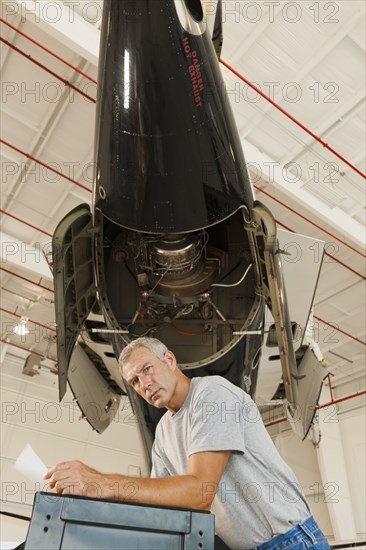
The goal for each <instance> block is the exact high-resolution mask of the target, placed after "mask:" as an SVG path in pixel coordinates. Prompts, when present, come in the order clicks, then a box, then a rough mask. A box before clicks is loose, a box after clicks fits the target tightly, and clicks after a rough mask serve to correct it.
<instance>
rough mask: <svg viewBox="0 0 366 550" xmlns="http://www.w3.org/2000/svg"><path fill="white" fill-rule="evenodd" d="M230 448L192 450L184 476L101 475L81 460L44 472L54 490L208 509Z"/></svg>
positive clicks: (96, 496) (63, 492) (145, 502)
mask: <svg viewBox="0 0 366 550" xmlns="http://www.w3.org/2000/svg"><path fill="white" fill-rule="evenodd" d="M229 456H230V451H210V452H202V453H196V454H193V455H191V456H190V457H189V461H188V473H187V475H184V476H175V477H164V478H140V477H130V476H123V475H118V474H101V473H100V472H98V471H96V470H93V469H92V468H89V466H86V465H85V464H83V463H82V462H79V461H72V462H61V463H60V464H58V465H57V466H55V467H54V468H52V469H51V470H49V472H47V474H46V475H45V479H46V480H49V482H50V488H51V489H54V488H55V489H56V490H57V492H58V493H62V494H73V495H81V496H85V497H93V498H105V499H112V500H120V501H123V502H138V503H143V504H154V505H161V506H173V507H180V508H190V509H195V510H210V509H211V504H212V501H213V499H214V496H215V493H216V489H217V487H218V484H219V482H220V479H221V476H222V474H223V472H224V470H225V467H226V464H227V462H228V460H229Z"/></svg>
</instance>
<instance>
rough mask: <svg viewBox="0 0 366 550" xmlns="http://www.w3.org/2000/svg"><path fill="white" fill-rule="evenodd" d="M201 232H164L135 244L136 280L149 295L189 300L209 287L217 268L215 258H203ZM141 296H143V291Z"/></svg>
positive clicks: (168, 300) (164, 300)
mask: <svg viewBox="0 0 366 550" xmlns="http://www.w3.org/2000/svg"><path fill="white" fill-rule="evenodd" d="M206 242H207V235H206V233H205V232H201V233H199V234H194V235H174V234H173V235H172V234H171V235H164V236H160V237H159V238H155V239H152V238H151V237H147V238H144V239H143V240H142V241H140V243H139V250H138V260H137V264H138V265H137V266H136V267H137V270H138V275H137V280H138V282H139V285H140V286H141V287H143V288H144V290H145V293H146V292H148V295H149V296H150V297H152V296H154V298H155V299H156V300H157V301H158V302H161V303H171V298H172V297H173V298H174V300H175V301H177V302H181V303H184V304H186V303H189V302H191V301H193V300H194V299H195V297H196V296H197V295H199V294H200V293H202V292H204V291H205V290H207V289H208V288H209V286H210V285H211V283H212V281H213V280H214V276H215V274H216V273H217V270H218V268H219V267H220V262H219V260H218V259H217V258H215V259H207V258H206V257H205V247H206ZM145 296H147V295H146V294H145Z"/></svg>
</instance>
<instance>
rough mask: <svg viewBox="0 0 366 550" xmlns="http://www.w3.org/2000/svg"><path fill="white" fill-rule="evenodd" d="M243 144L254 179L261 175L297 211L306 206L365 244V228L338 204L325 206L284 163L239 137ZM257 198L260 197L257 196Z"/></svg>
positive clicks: (339, 229)
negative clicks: (294, 206) (291, 203)
mask: <svg viewBox="0 0 366 550" xmlns="http://www.w3.org/2000/svg"><path fill="white" fill-rule="evenodd" d="M242 146H243V150H244V151H245V157H246V160H247V163H248V167H249V170H250V172H251V173H252V180H253V181H254V183H255V180H256V179H257V181H259V177H260V179H262V181H265V182H266V183H269V184H271V185H273V187H274V188H275V189H276V188H277V189H279V190H280V191H282V192H283V193H284V194H285V195H286V196H287V197H289V198H290V199H291V200H292V201H295V202H296V203H298V205H299V206H298V209H299V211H301V207H305V208H306V209H307V210H308V211H309V212H311V213H312V214H313V215H314V217H318V218H320V219H324V221H325V222H326V224H327V225H328V226H329V227H331V228H334V230H335V231H337V232H342V233H343V235H344V236H345V237H346V238H348V239H350V240H351V241H352V243H355V244H356V245H357V246H362V247H365V245H366V236H365V229H364V227H363V225H362V224H361V223H359V222H357V221H356V220H354V219H352V218H351V217H350V216H349V215H348V214H346V213H345V212H343V211H342V210H341V209H340V208H337V207H335V208H330V207H328V206H327V205H325V204H324V203H323V202H322V201H320V200H319V199H317V198H316V197H314V195H312V194H311V193H309V192H308V191H306V189H302V186H303V185H304V181H303V180H301V179H296V178H294V177H293V175H291V174H289V171H288V170H287V169H286V167H285V166H283V165H282V164H280V163H279V162H276V161H274V160H273V159H272V158H271V157H269V156H268V155H265V154H264V153H262V152H261V151H259V150H258V149H257V148H256V147H254V145H252V144H251V143H249V142H248V141H246V140H242ZM290 176H291V178H290ZM295 180H296V181H295ZM258 199H259V200H261V199H260V197H258Z"/></svg>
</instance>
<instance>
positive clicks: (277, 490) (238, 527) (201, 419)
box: [45, 338, 329, 550]
mask: <svg viewBox="0 0 366 550" xmlns="http://www.w3.org/2000/svg"><path fill="white" fill-rule="evenodd" d="M119 364H120V367H121V372H122V375H123V377H124V378H125V380H126V381H127V382H128V383H129V384H130V385H131V386H132V387H133V388H134V389H135V391H136V392H137V393H138V394H139V395H140V396H141V397H142V398H143V399H145V401H147V402H148V403H149V404H150V405H153V406H154V407H157V408H166V409H167V412H166V413H165V415H164V416H163V418H162V419H161V421H160V422H159V424H158V426H157V430H156V439H155V442H154V446H153V453H152V462H153V468H152V472H151V478H131V477H128V476H122V475H118V474H101V473H100V472H97V471H96V470H93V469H91V468H89V467H88V466H86V465H84V464H82V463H81V462H78V461H73V462H63V463H60V464H58V465H57V466H56V467H54V468H52V469H51V470H50V471H49V472H48V473H47V474H46V476H45V479H49V480H50V483H51V488H56V490H57V491H58V492H59V493H63V494H67V493H72V494H78V495H86V494H87V495H88V496H93V495H92V494H91V493H90V488H91V487H95V488H96V491H95V496H97V497H101V498H112V499H117V500H122V501H126V500H130V501H133V502H140V503H145V504H156V505H163V506H173V507H174V506H175V507H182V508H192V509H199V510H211V511H212V512H213V513H214V514H215V520H216V531H217V533H218V534H219V536H220V537H221V538H222V539H223V541H224V542H225V543H226V544H227V545H228V546H229V547H230V548H233V549H240V550H250V549H254V548H257V549H258V548H260V549H261V550H274V549H276V550H281V549H282V548H283V549H285V548H289V547H291V550H301V549H304V550H305V549H308V548H316V549H318V550H326V549H329V545H328V543H327V541H326V539H325V537H324V535H323V534H322V532H321V531H320V529H319V527H318V525H317V524H316V522H315V520H314V518H313V517H312V515H311V511H310V508H309V506H308V504H307V502H306V499H305V497H304V495H303V493H302V491H301V488H300V485H299V483H298V481H297V479H296V477H295V475H294V473H293V472H292V470H291V469H290V468H289V467H288V466H287V465H286V464H285V462H284V461H283V460H282V458H281V457H280V455H279V454H278V452H277V450H276V448H275V446H274V445H273V443H272V441H271V439H270V437H269V435H268V433H267V431H266V429H265V427H264V425H263V422H262V420H261V418H260V414H259V411H258V409H257V407H256V406H255V404H254V402H253V401H252V399H251V398H250V396H249V395H248V394H246V393H245V392H244V391H243V390H241V389H240V388H238V387H236V386H234V385H233V384H231V383H230V382H228V381H227V380H225V379H224V378H222V377H219V376H208V377H204V378H193V379H190V378H188V377H187V376H185V375H184V374H183V373H182V372H181V371H180V369H179V368H178V366H177V361H176V358H175V356H174V354H173V353H172V352H171V351H170V350H168V349H167V348H166V346H165V345H164V344H163V343H162V342H160V341H159V340H156V339H154V338H139V339H137V340H135V341H133V342H131V343H130V344H129V345H128V346H126V348H124V350H123V351H122V353H121V355H120V358H119ZM131 483H133V484H134V487H135V488H136V490H135V491H131V490H129V491H127V490H126V486H127V485H128V486H129V487H130V488H131ZM86 491H87V493H86Z"/></svg>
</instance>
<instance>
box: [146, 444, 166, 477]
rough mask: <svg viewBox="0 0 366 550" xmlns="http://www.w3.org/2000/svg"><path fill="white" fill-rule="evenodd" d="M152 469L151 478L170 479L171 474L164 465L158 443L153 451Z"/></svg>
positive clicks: (154, 445)
mask: <svg viewBox="0 0 366 550" xmlns="http://www.w3.org/2000/svg"><path fill="white" fill-rule="evenodd" d="M151 460H152V467H151V473H150V477H169V472H168V470H167V468H166V466H165V464H164V460H163V458H162V457H161V454H160V453H159V451H158V448H157V444H156V441H154V444H153V447H152V451H151Z"/></svg>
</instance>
